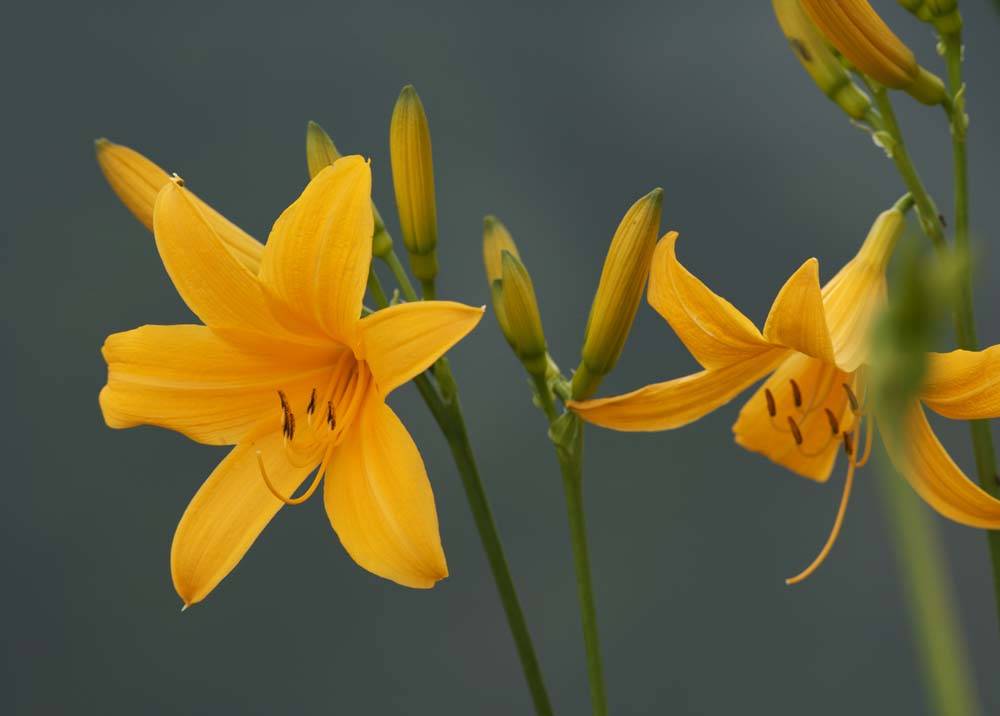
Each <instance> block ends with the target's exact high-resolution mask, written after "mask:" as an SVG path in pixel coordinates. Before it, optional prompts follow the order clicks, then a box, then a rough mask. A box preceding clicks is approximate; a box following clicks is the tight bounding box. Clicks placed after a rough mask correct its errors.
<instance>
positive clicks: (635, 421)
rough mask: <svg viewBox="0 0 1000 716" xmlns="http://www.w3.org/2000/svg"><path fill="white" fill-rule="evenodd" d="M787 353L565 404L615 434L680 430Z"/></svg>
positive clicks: (773, 351)
mask: <svg viewBox="0 0 1000 716" xmlns="http://www.w3.org/2000/svg"><path fill="white" fill-rule="evenodd" d="M787 355H788V352H787V351H786V350H784V349H780V348H772V349H770V350H768V351H767V352H766V353H761V354H760V355H757V356H753V357H751V358H748V359H747V360H744V361H740V362H739V363H733V364H732V365H729V366H726V367H725V368H717V369H715V370H705V371H702V372H700V373H695V374H693V375H688V376H684V377H683V378H677V379H676V380H668V381H667V382H665V383H655V384H653V385H647V386H646V387H645V388H640V389H639V390H636V391H633V392H631V393H627V394H625V395H619V396H617V397H614V398H600V399H598V400H585V401H580V402H578V401H574V400H571V401H569V402H568V403H567V406H568V407H569V408H570V409H571V410H572V411H573V412H575V413H577V414H578V415H579V416H580V417H581V418H583V419H584V420H586V421H587V422H589V423H594V424H595V425H602V426H604V427H606V428H614V429H615V430H626V431H644V430H670V429H673V428H679V427H681V426H682V425H687V424H688V423H690V422H693V421H695V420H697V419H698V418H701V417H703V416H705V415H707V414H708V413H710V412H712V411H713V410H715V409H716V408H718V407H720V406H722V405H725V404H726V403H728V402H729V401H730V400H732V399H733V398H735V397H736V396H737V395H739V394H740V393H741V392H743V391H744V390H746V389H747V388H749V387H750V386H751V385H752V384H753V383H755V382H756V381H758V380H760V379H761V378H762V377H764V375H766V374H767V373H769V372H770V371H772V370H774V368H775V366H777V365H778V364H779V363H780V362H781V361H782V360H783V359H784V358H785V357H786V356H787Z"/></svg>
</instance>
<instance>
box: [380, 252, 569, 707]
mask: <svg viewBox="0 0 1000 716" xmlns="http://www.w3.org/2000/svg"><path fill="white" fill-rule="evenodd" d="M394 255H395V254H390V256H394ZM396 264H397V265H398V264H399V260H398V259H397V260H396ZM390 268H392V266H391V264H390ZM399 268H400V270H401V269H402V266H400V267H399ZM393 273H395V269H393ZM404 275H405V273H404ZM400 283H401V284H402V282H400ZM368 290H369V291H370V292H371V294H372V299H373V300H374V301H375V305H376V306H377V307H378V308H380V309H382V308H386V307H387V306H388V305H389V302H388V300H387V299H386V295H385V291H384V290H382V284H381V282H380V281H379V279H378V276H376V275H375V271H374V270H372V271H370V272H369V274H368ZM412 290H413V288H412V286H411V287H410V291H411V292H412ZM403 291H404V293H405V292H406V287H405V285H403ZM435 369H436V370H435V376H436V377H437V378H438V380H439V381H442V382H443V384H442V385H441V392H442V394H443V395H445V396H447V397H446V398H442V396H441V395H439V394H438V391H437V390H436V389H435V388H434V385H433V383H431V380H430V378H429V377H428V375H427V373H423V374H421V375H418V376H417V377H415V378H414V379H413V383H414V385H416V386H417V390H418V391H420V395H421V397H423V399H424V402H425V403H427V407H428V408H429V409H430V411H431V415H433V416H434V421H435V422H436V423H437V424H438V427H440V428H441V432H442V433H444V436H445V440H447V442H448V447H449V449H450V450H451V455H452V458H453V459H454V461H455V467H457V468H458V474H459V476H460V477H461V478H462V487H463V488H464V489H465V497H466V500H467V501H468V503H469V510H470V511H471V512H472V518H473V520H474V521H475V523H476V529H477V531H478V532H479V540H480V542H481V543H482V545H483V550H484V551H485V552H486V560H487V562H489V565H490V570H491V571H492V572H493V581H494V582H495V583H496V587H497V592H498V593H499V595H500V603H501V604H502V605H503V610H504V613H505V614H506V615H507V625H508V627H509V628H510V633H511V636H513V638H514V644H515V646H516V647H517V653H518V656H519V657H520V660H521V668H522V669H523V671H524V678H525V680H526V681H527V682H528V691H529V692H530V693H531V700H532V701H533V702H534V704H535V713H536V714H538V716H552V704H551V702H550V701H549V695H548V692H547V691H546V689H545V680H544V678H543V677H542V670H541V667H540V666H539V663H538V657H537V656H536V655H535V647H534V645H533V644H532V641H531V633H530V632H529V631H528V624H527V622H526V621H525V619H524V612H523V610H522V609H521V602H520V600H519V599H518V596H517V589H516V588H515V587H514V579H513V577H512V576H511V574H510V567H509V566H508V565H507V557H506V556H505V555H504V551H503V544H502V543H501V542H500V533H499V531H498V530H497V525H496V521H495V520H494V519H493V512H492V510H491V509H490V503H489V499H488V498H487V496H486V488H485V486H484V485H483V481H482V479H481V478H480V476H479V468H478V466H477V465H476V457H475V453H474V452H473V450H472V445H471V444H470V442H469V434H468V430H467V429H466V427H465V418H464V417H463V415H462V406H461V404H460V403H459V401H458V387H457V385H456V384H455V379H454V377H453V376H452V374H451V369H450V367H449V366H448V361H447V359H445V358H442V359H440V360H438V362H437V363H436V364H435Z"/></svg>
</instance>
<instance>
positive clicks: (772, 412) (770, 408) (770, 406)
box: [764, 388, 778, 418]
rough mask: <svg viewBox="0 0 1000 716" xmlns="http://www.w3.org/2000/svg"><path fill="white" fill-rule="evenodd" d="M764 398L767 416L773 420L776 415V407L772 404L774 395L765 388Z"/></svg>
mask: <svg viewBox="0 0 1000 716" xmlns="http://www.w3.org/2000/svg"><path fill="white" fill-rule="evenodd" d="M764 398H765V399H766V400H767V414H768V415H770V416H771V417H772V418H773V417H774V416H775V415H777V414H778V407H777V406H776V405H775V404H774V395H772V394H771V391H770V390H768V389H767V388H764Z"/></svg>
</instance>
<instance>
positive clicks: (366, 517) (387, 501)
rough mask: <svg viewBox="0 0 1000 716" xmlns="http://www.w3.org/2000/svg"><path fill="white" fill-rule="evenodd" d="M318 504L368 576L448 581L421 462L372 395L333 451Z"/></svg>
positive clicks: (424, 583) (407, 582)
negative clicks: (324, 505)
mask: <svg viewBox="0 0 1000 716" xmlns="http://www.w3.org/2000/svg"><path fill="white" fill-rule="evenodd" d="M324 499H325V502H326V511H327V515H328V516H329V517H330V523H331V524H332V525H333V529H334V530H336V532H337V535H338V536H339V537H340V541H341V543H343V545H344V549H346V550H347V552H348V554H350V555H351V557H353V558H354V561H355V562H357V563H358V564H359V565H361V566H362V567H364V568H365V569H367V570H368V571H369V572H372V573H374V574H377V575H379V576H380V577H384V578H386V579H390V580H392V581H393V582H396V583H398V584H402V585H403V586H406V587H415V588H419V589H427V588H430V587H433V586H434V584H435V583H436V582H438V581H439V580H441V579H444V578H445V577H447V576H448V566H447V564H446V563H445V558H444V551H443V550H442V548H441V537H440V534H439V533H438V520H437V509H436V508H435V506H434V494H433V493H432V492H431V485H430V482H429V481H428V479H427V473H426V471H425V470H424V463H423V460H421V459H420V453H419V452H418V451H417V446H416V445H414V444H413V439H412V438H411V437H410V434H409V433H408V432H406V428H405V427H403V424H402V423H401V422H399V418H397V417H396V414H395V413H393V412H392V410H391V409H390V408H389V406H387V405H386V404H385V403H383V402H382V400H381V398H379V396H378V395H377V394H376V393H375V392H374V391H372V392H371V393H370V394H369V397H368V399H367V403H366V405H365V408H364V412H363V413H362V414H361V416H360V419H359V420H358V422H357V423H356V424H355V426H354V427H353V428H352V429H351V432H350V433H349V434H348V435H347V436H346V438H345V439H344V442H343V443H341V444H340V445H339V446H338V447H337V448H336V449H335V450H334V454H333V458H332V459H331V461H330V467H329V469H328V470H327V473H326V485H325V488H324Z"/></svg>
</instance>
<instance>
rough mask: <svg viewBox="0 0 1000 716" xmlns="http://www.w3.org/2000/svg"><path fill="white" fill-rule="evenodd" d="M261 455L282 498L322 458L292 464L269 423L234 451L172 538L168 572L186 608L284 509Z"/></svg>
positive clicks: (193, 502) (204, 593)
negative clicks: (262, 470) (268, 482)
mask: <svg viewBox="0 0 1000 716" xmlns="http://www.w3.org/2000/svg"><path fill="white" fill-rule="evenodd" d="M258 450H259V451H260V453H261V458H262V459H263V461H264V466H265V469H266V470H267V474H268V477H269V478H270V479H271V482H272V483H273V484H274V486H275V488H276V489H277V490H278V491H280V492H281V493H282V494H284V495H291V494H292V493H293V492H295V490H296V489H298V487H299V486H300V485H301V484H302V482H303V481H304V480H305V479H306V477H308V475H309V474H310V473H311V472H312V471H313V470H314V469H316V465H317V463H318V462H319V456H315V457H314V458H313V459H308V460H300V457H301V456H296V460H295V461H294V463H293V462H292V461H291V460H290V459H289V457H290V454H289V452H288V450H287V449H286V448H285V447H284V446H283V444H282V436H281V434H280V432H279V431H278V430H277V428H276V426H275V424H274V423H273V422H272V421H271V420H265V421H263V422H262V423H261V424H260V425H259V426H258V427H257V428H256V429H255V430H254V431H253V432H252V433H251V434H249V435H248V436H247V437H246V438H244V439H243V440H242V441H241V442H240V443H239V445H237V446H236V447H234V448H233V449H232V451H231V452H230V453H229V455H227V456H226V458H225V459H224V460H223V461H222V462H221V463H219V466H218V467H217V468H215V470H214V471H213V472H212V474H211V475H210V476H209V478H208V480H207V481H206V482H205V484H204V485H202V486H201V489H199V490H198V493H197V494H196V495H195V496H194V499H193V500H191V503H190V504H189V505H188V508H187V510H186V511H185V512H184V516H183V517H182V518H181V521H180V524H179V525H177V532H176V533H175V534H174V543H173V547H172V548H171V550H170V572H171V574H172V575H173V579H174V588H175V589H176V590H177V593H178V594H179V595H180V597H181V599H183V600H184V603H185V604H194V603H196V602H200V601H201V600H202V599H204V598H205V597H206V596H207V595H208V593H209V592H211V591H212V590H213V589H214V588H215V586H216V585H217V584H218V583H219V582H220V581H222V579H223V578H224V577H225V576H226V575H227V574H229V573H230V572H231V571H232V569H233V567H235V566H236V564H237V563H238V562H239V561H240V559H242V557H243V555H244V554H246V552H247V550H248V549H250V545H252V544H253V542H254V540H256V539H257V535H259V534H260V533H261V531H262V530H263V529H264V527H266V526H267V523H268V522H270V521H271V518H272V517H274V515H276V514H277V513H278V510H280V509H281V508H282V506H283V505H284V503H283V502H281V501H280V500H279V499H278V498H276V497H275V496H274V495H272V494H271V492H270V491H269V490H268V489H267V486H266V485H265V483H264V479H263V477H262V476H261V473H260V467H259V466H258V464H257V451H258ZM303 462H304V464H303Z"/></svg>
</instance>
